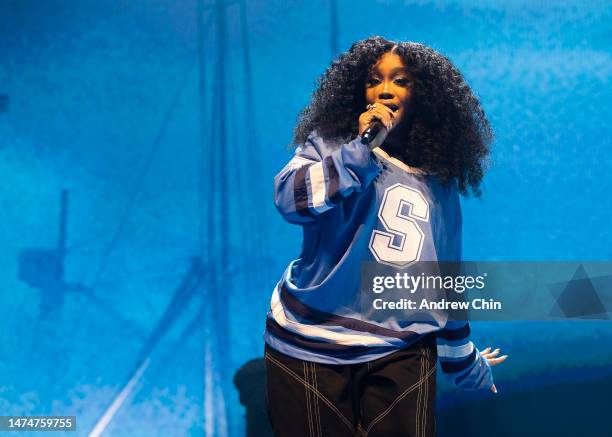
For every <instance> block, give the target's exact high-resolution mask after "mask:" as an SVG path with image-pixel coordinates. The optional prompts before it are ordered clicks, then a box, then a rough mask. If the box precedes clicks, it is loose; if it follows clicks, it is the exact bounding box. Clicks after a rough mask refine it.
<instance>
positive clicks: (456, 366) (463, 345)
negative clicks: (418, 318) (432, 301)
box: [437, 321, 493, 390]
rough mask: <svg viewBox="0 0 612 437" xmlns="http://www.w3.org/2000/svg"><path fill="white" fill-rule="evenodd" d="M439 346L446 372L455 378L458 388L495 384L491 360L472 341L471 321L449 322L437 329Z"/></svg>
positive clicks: (485, 386) (439, 355) (442, 364)
mask: <svg viewBox="0 0 612 437" xmlns="http://www.w3.org/2000/svg"><path fill="white" fill-rule="evenodd" d="M437 345H438V359H439V360H440V365H441V367H442V371H443V372H444V373H446V374H448V375H450V376H451V377H452V379H453V382H454V383H455V385H456V386H457V387H459V388H461V389H464V390H478V389H483V388H486V389H489V388H490V387H491V386H492V385H493V374H492V372H491V367H490V366H489V363H487V360H485V359H484V358H483V357H482V356H481V355H480V352H479V351H478V349H476V347H475V346H474V343H472V342H471V341H470V324H469V322H467V321H460V322H448V323H447V326H446V327H445V328H444V329H442V330H441V331H438V332H437Z"/></svg>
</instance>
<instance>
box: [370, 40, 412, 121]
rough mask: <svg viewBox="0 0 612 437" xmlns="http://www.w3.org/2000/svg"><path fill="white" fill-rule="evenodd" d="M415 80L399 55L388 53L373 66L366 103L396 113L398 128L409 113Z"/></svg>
mask: <svg viewBox="0 0 612 437" xmlns="http://www.w3.org/2000/svg"><path fill="white" fill-rule="evenodd" d="M412 86H413V78H412V75H411V74H410V73H409V72H408V70H407V68H406V65H404V62H403V61H402V58H400V57H399V55H397V54H395V53H392V52H387V53H385V54H384V55H382V56H381V57H380V59H379V60H378V62H376V64H374V65H373V66H372V69H371V70H370V73H369V75H368V79H367V80H366V89H365V92H366V101H367V103H368V104H371V103H380V104H383V105H385V106H387V107H389V108H391V109H392V110H393V111H397V112H396V116H395V117H396V120H397V121H396V123H395V124H396V126H397V124H399V123H401V122H402V121H404V119H405V117H406V114H407V113H408V112H409V106H410V102H411V100H412V93H413V89H412Z"/></svg>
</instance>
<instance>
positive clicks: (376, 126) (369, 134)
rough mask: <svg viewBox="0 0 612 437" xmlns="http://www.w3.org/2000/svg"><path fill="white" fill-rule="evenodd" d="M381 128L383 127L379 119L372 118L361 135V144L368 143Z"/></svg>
mask: <svg viewBox="0 0 612 437" xmlns="http://www.w3.org/2000/svg"><path fill="white" fill-rule="evenodd" d="M381 129H383V125H382V123H381V122H380V121H379V120H374V121H373V122H372V124H371V125H370V126H369V127H368V128H367V129H366V130H365V132H364V133H363V135H362V136H361V144H370V142H371V141H372V140H373V139H374V138H376V135H378V132H380V130H381Z"/></svg>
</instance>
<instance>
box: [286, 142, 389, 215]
mask: <svg viewBox="0 0 612 437" xmlns="http://www.w3.org/2000/svg"><path fill="white" fill-rule="evenodd" d="M380 171H381V164H380V163H379V162H378V161H377V159H376V158H375V156H374V155H373V154H372V153H371V152H370V149H369V148H368V147H367V146H366V145H364V144H361V137H357V138H355V139H354V140H352V141H350V142H348V143H346V144H342V145H340V146H335V147H330V146H329V145H327V144H325V142H324V141H323V140H322V139H321V138H320V137H318V136H316V135H310V136H309V137H308V139H307V141H306V142H305V144H303V145H301V146H300V147H298V148H297V149H296V151H295V155H294V156H293V158H292V159H291V161H289V163H287V165H285V167H284V168H283V169H282V170H281V171H280V172H279V173H278V174H277V175H276V176H275V178H274V203H275V205H276V208H277V209H278V211H279V212H280V213H281V215H282V216H283V217H284V218H285V220H287V221H288V222H290V223H295V224H305V223H309V222H313V221H315V220H316V218H317V216H319V215H321V214H322V213H324V212H325V211H327V210H329V209H331V208H333V207H334V206H336V205H338V203H339V202H340V201H341V200H342V199H343V198H346V197H348V196H349V195H351V194H352V193H353V192H361V191H362V190H364V189H365V188H366V187H367V186H368V185H369V184H370V183H371V182H372V180H374V178H375V177H376V176H377V175H378V173H379V172H380Z"/></svg>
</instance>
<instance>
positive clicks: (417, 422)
mask: <svg viewBox="0 0 612 437" xmlns="http://www.w3.org/2000/svg"><path fill="white" fill-rule="evenodd" d="M419 351H420V352H421V355H420V360H419V362H420V363H421V369H420V371H419V379H421V378H422V377H423V369H424V364H425V362H424V360H423V355H424V352H423V347H421V346H420V347H419ZM422 397H423V384H421V385H419V392H418V393H417V401H416V412H415V413H416V414H415V421H414V425H415V430H414V435H415V437H420V436H421V426H420V425H421V423H420V421H421V400H422Z"/></svg>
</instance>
